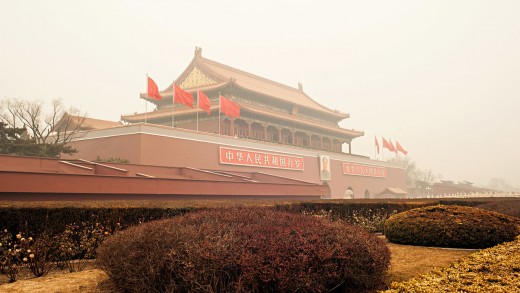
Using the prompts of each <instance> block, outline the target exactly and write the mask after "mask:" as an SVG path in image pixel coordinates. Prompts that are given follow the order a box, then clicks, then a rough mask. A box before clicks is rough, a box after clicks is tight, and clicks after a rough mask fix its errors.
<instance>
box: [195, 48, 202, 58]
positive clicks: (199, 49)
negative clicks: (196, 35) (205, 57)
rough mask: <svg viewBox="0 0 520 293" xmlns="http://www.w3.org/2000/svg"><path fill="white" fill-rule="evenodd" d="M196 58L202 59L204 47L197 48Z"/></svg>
mask: <svg viewBox="0 0 520 293" xmlns="http://www.w3.org/2000/svg"><path fill="white" fill-rule="evenodd" d="M195 57H199V58H200V57H202V47H195Z"/></svg>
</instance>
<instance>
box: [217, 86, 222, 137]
mask: <svg viewBox="0 0 520 293" xmlns="http://www.w3.org/2000/svg"><path fill="white" fill-rule="evenodd" d="M220 100H222V99H221V98H220V92H218V134H220V103H221V101H220Z"/></svg>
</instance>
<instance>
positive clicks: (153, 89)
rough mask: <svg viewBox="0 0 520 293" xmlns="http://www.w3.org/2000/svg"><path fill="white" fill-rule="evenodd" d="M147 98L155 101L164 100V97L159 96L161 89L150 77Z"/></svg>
mask: <svg viewBox="0 0 520 293" xmlns="http://www.w3.org/2000/svg"><path fill="white" fill-rule="evenodd" d="M147 96H148V97H150V98H152V99H155V100H162V96H161V95H160V94H159V88H158V87H157V84H156V83H155V81H153V79H151V78H149V77H148V91H147Z"/></svg>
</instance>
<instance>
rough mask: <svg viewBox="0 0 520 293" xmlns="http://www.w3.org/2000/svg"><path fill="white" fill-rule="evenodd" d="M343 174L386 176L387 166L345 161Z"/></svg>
mask: <svg viewBox="0 0 520 293" xmlns="http://www.w3.org/2000/svg"><path fill="white" fill-rule="evenodd" d="M343 174H346V175H356V176H369V177H386V168H385V167H377V166H367V165H359V164H352V163H343Z"/></svg>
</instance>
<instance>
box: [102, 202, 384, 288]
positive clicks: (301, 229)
mask: <svg viewBox="0 0 520 293" xmlns="http://www.w3.org/2000/svg"><path fill="white" fill-rule="evenodd" d="M97 258H98V264H99V266H100V267H101V268H102V269H103V270H104V271H105V272H106V273H107V274H108V275H109V276H110V278H111V279H112V280H113V281H114V282H115V284H116V285H117V286H118V287H119V288H121V289H122V290H124V291H128V292H296V291H301V292H323V291H329V290H345V289H354V288H355V289H361V290H365V289H366V288H378V287H379V286H384V283H383V281H384V277H385V272H386V270H387V268H388V265H389V261H390V253H389V250H388V248H387V247H386V245H385V243H384V241H383V240H382V239H380V238H377V237H375V236H374V235H371V234H370V233H368V232H366V231H364V230H363V229H360V228H358V227H354V226H351V225H348V224H346V223H342V222H340V221H335V222H331V221H327V220H325V219H320V218H317V217H310V216H305V215H301V214H295V213H286V212H281V211H274V210H272V209H265V208H229V209H214V210H207V211H199V212H194V213H189V214H187V215H184V216H182V217H175V218H171V219H164V220H160V221H155V222H149V223H145V224H142V225H139V226H136V227H131V228H129V229H126V230H123V231H120V232H117V233H116V234H115V235H114V236H111V237H109V238H108V239H107V240H106V241H105V242H103V244H102V245H101V246H100V248H99V249H98V256H97Z"/></svg>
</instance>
